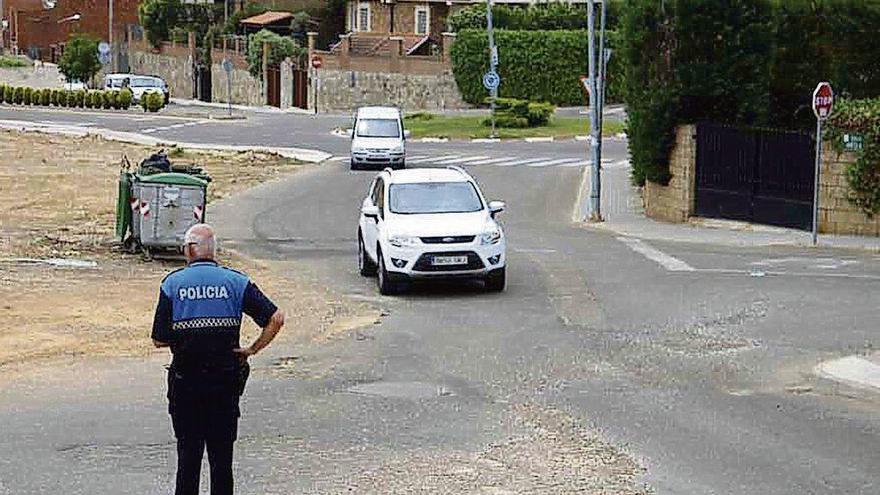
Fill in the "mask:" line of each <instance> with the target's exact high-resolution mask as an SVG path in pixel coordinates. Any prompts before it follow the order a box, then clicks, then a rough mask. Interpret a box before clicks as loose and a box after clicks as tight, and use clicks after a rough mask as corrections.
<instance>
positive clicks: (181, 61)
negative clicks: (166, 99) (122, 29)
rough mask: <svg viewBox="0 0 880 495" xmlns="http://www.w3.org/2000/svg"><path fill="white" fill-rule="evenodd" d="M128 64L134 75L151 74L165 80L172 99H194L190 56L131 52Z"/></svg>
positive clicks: (140, 51)
mask: <svg viewBox="0 0 880 495" xmlns="http://www.w3.org/2000/svg"><path fill="white" fill-rule="evenodd" d="M128 63H129V66H130V67H131V72H132V73H134V74H151V75H157V76H159V77H161V78H162V79H164V80H165V83H166V84H168V87H169V89H170V90H171V96H172V97H174V98H192V95H193V79H192V61H191V59H190V58H189V56H188V55H186V54H184V53H172V54H169V53H152V52H148V51H142V50H130V51H129V55H128Z"/></svg>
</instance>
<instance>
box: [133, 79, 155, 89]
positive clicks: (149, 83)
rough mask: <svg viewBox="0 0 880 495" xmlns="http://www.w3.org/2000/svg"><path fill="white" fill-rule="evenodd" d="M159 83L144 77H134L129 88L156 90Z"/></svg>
mask: <svg viewBox="0 0 880 495" xmlns="http://www.w3.org/2000/svg"><path fill="white" fill-rule="evenodd" d="M159 86H160V85H159V81H157V80H155V79H150V78H146V77H134V78H132V79H131V87H133V88H158V87H159Z"/></svg>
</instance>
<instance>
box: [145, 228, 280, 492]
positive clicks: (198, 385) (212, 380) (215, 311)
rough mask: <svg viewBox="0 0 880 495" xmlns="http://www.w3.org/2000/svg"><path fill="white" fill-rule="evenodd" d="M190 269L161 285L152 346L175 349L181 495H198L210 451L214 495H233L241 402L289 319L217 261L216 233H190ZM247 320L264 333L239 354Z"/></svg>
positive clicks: (173, 410)
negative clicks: (262, 356)
mask: <svg viewBox="0 0 880 495" xmlns="http://www.w3.org/2000/svg"><path fill="white" fill-rule="evenodd" d="M184 242H185V245H184V253H185V255H186V260H187V266H186V267H185V268H182V269H180V270H177V271H175V272H172V273H171V274H169V275H168V276H167V277H165V280H164V281H163V282H162V288H161V290H160V291H159V303H158V305H157V307H156V316H155V319H154V321H153V332H152V337H153V343H154V344H155V345H156V347H170V348H171V352H172V354H173V355H174V357H173V359H172V362H171V366H170V367H169V370H168V412H169V413H170V414H171V423H172V426H173V427H174V435H175V436H176V437H177V488H176V491H175V494H176V495H190V494H192V495H196V494H197V493H198V490H199V477H200V473H199V471H200V469H201V465H202V454H203V452H204V451H205V448H206V447H207V451H208V461H209V463H210V466H211V495H229V494H232V445H233V443H234V442H235V439H236V437H237V434H238V417H239V415H240V413H239V408H238V399H239V396H240V395H241V393H242V392H243V391H244V381H245V380H246V379H247V372H248V370H249V367H248V364H247V359H248V357H250V356H253V355H254V354H256V353H258V352H259V351H260V350H261V349H263V348H264V347H266V346H267V345H269V343H270V342H272V339H274V338H275V336H276V335H277V334H278V331H279V330H281V327H282V326H283V325H284V314H283V313H282V312H281V311H279V310H278V308H277V307H276V306H275V305H274V304H273V303H272V301H270V300H269V299H268V298H267V297H266V296H265V295H263V293H262V292H260V289H259V288H257V286H256V285H255V284H254V283H253V282H251V281H250V280H249V279H248V277H247V276H246V275H244V274H242V273H239V272H237V271H235V270H231V269H229V268H224V267H221V266H220V265H218V264H217V262H216V261H215V259H214V258H215V254H216V241H215V236H214V230H213V229H212V228H211V227H210V226H209V225H207V224H198V225H194V226H193V227H191V228H190V229H189V230H188V231H187V233H186V237H185V239H184ZM242 313H244V314H247V315H248V316H250V317H251V318H252V319H253V320H254V322H255V323H256V324H257V325H259V326H260V327H261V328H262V329H263V331H262V333H261V334H260V336H259V337H258V338H257V340H256V341H255V342H254V343H253V344H251V345H250V347H240V344H239V330H240V327H241V317H242Z"/></svg>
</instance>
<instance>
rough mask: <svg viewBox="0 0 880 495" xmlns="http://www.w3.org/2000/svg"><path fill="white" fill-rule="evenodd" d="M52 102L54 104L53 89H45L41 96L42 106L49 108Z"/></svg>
mask: <svg viewBox="0 0 880 495" xmlns="http://www.w3.org/2000/svg"><path fill="white" fill-rule="evenodd" d="M51 102H52V90H51V89H44V90H43V92H42V93H41V94H40V105H43V106H44V107H48V106H49V104H50V103H51Z"/></svg>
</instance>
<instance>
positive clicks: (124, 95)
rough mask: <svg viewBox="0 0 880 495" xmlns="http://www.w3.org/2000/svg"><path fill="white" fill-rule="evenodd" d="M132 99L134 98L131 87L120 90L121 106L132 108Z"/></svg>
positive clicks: (125, 108)
mask: <svg viewBox="0 0 880 495" xmlns="http://www.w3.org/2000/svg"><path fill="white" fill-rule="evenodd" d="M132 99H133V95H132V93H131V90H130V89H128V88H125V89H123V90H121V91H119V106H120V107H121V108H122V109H123V110H128V109H129V108H131V102H132Z"/></svg>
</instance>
